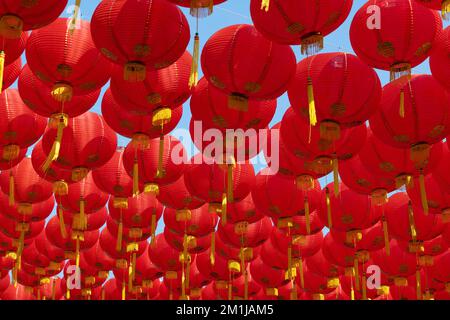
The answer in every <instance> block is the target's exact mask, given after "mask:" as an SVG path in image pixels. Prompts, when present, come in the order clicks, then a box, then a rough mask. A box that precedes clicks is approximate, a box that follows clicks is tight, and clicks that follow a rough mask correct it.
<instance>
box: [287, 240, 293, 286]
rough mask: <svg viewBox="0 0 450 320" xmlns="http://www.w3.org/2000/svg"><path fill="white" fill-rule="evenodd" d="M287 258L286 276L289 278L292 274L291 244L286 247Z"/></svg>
mask: <svg viewBox="0 0 450 320" xmlns="http://www.w3.org/2000/svg"><path fill="white" fill-rule="evenodd" d="M287 258H288V277H289V279H292V278H293V274H292V246H291V245H289V247H288V252H287Z"/></svg>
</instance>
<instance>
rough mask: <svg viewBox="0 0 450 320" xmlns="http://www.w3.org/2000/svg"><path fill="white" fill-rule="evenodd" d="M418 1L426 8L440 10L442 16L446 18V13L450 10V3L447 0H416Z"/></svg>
mask: <svg viewBox="0 0 450 320" xmlns="http://www.w3.org/2000/svg"><path fill="white" fill-rule="evenodd" d="M416 1H418V2H420V4H422V5H424V6H425V7H427V8H430V9H433V10H441V11H442V18H444V20H447V15H448V13H449V12H450V3H449V2H448V0H416Z"/></svg>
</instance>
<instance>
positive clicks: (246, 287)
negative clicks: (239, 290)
mask: <svg viewBox="0 0 450 320" xmlns="http://www.w3.org/2000/svg"><path fill="white" fill-rule="evenodd" d="M244 300H248V272H247V270H245V271H244Z"/></svg>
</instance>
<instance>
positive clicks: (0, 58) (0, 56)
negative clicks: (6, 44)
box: [0, 50, 5, 93]
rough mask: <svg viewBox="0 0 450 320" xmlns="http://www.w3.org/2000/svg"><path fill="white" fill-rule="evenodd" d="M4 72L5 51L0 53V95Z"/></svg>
mask: <svg viewBox="0 0 450 320" xmlns="http://www.w3.org/2000/svg"><path fill="white" fill-rule="evenodd" d="M4 72H5V51H3V50H2V51H0V93H2V90H3V74H4Z"/></svg>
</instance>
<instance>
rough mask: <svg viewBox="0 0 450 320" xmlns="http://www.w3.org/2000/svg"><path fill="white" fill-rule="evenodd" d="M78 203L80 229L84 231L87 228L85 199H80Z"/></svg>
mask: <svg viewBox="0 0 450 320" xmlns="http://www.w3.org/2000/svg"><path fill="white" fill-rule="evenodd" d="M79 204H80V230H83V231H84V230H86V229H87V217H86V213H85V205H86V201H85V200H80V201H79Z"/></svg>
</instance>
